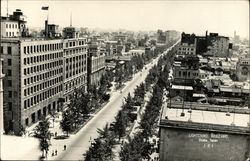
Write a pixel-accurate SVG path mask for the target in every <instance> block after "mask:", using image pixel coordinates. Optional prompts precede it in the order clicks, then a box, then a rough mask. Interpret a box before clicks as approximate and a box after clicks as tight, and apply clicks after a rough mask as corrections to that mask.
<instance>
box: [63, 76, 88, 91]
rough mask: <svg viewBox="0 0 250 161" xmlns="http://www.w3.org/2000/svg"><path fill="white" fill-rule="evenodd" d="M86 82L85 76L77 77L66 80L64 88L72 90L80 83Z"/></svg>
mask: <svg viewBox="0 0 250 161" xmlns="http://www.w3.org/2000/svg"><path fill="white" fill-rule="evenodd" d="M85 82H86V77H85V76H83V77H78V78H76V79H74V80H72V81H70V82H67V83H66V84H65V90H66V91H68V90H72V89H74V88H75V87H76V86H78V85H81V84H85Z"/></svg>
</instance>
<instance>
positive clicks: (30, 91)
mask: <svg viewBox="0 0 250 161" xmlns="http://www.w3.org/2000/svg"><path fill="white" fill-rule="evenodd" d="M62 80H63V77H62V76H60V77H56V78H54V79H51V80H49V81H46V82H43V83H40V84H38V85H35V86H32V87H29V88H27V89H24V96H29V95H32V94H33V93H36V92H39V91H41V90H43V89H46V88H47V87H50V86H53V85H55V84H57V83H59V82H62Z"/></svg>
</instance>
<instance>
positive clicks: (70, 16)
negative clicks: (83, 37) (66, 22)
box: [70, 12, 72, 27]
mask: <svg viewBox="0 0 250 161" xmlns="http://www.w3.org/2000/svg"><path fill="white" fill-rule="evenodd" d="M70 27H72V12H70Z"/></svg>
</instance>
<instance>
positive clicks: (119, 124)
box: [113, 110, 128, 141]
mask: <svg viewBox="0 0 250 161" xmlns="http://www.w3.org/2000/svg"><path fill="white" fill-rule="evenodd" d="M127 122H128V119H127V115H126V113H125V112H124V111H123V110H120V111H119V112H118V114H117V115H116V117H115V123H114V127H113V128H114V132H115V134H116V135H118V138H119V141H120V139H121V137H123V136H125V134H126V126H127Z"/></svg>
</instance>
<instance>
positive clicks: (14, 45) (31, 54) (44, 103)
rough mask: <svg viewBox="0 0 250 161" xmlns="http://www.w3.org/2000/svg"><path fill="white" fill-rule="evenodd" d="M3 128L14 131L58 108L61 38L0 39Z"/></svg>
mask: <svg viewBox="0 0 250 161" xmlns="http://www.w3.org/2000/svg"><path fill="white" fill-rule="evenodd" d="M1 46H2V49H3V58H4V59H5V60H6V61H5V62H4V65H3V68H4V73H6V77H5V78H4V105H5V120H4V122H5V126H6V129H8V130H10V131H14V132H18V131H19V130H20V127H21V126H23V127H26V126H30V125H31V124H33V123H35V122H36V121H38V120H39V119H40V118H41V117H42V115H44V116H46V115H47V114H49V113H51V112H52V111H56V110H58V106H59V102H58V100H59V98H60V97H62V90H63V41H62V39H54V40H46V39H31V38H20V39H13V38H11V39H2V43H1Z"/></svg>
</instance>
